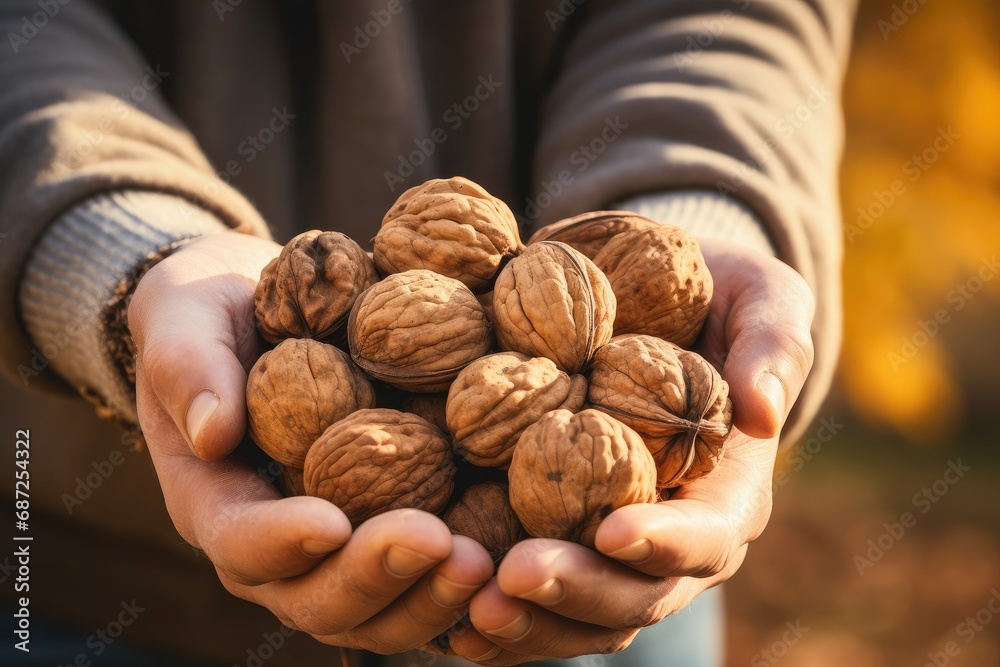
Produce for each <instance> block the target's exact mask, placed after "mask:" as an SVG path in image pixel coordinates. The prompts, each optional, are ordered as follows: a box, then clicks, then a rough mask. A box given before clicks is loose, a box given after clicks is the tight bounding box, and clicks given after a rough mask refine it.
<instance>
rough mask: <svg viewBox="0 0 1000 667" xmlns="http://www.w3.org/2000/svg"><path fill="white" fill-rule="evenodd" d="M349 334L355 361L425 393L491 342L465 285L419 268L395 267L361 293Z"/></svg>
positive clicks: (452, 376) (380, 376)
mask: <svg viewBox="0 0 1000 667" xmlns="http://www.w3.org/2000/svg"><path fill="white" fill-rule="evenodd" d="M347 340H348V343H349V345H350V348H351V357H352V358H353V359H354V362H355V363H356V364H357V365H358V366H360V367H361V368H362V369H364V370H365V371H367V372H368V373H369V374H370V375H372V376H373V377H376V378H378V379H380V380H384V381H385V382H388V383H389V384H391V385H393V386H395V387H399V388H400V389H406V390H409V391H418V392H426V393H433V392H437V391H445V390H446V389H447V388H448V385H450V384H451V381H452V380H454V379H455V376H456V375H458V372H459V371H460V370H462V369H463V368H465V366H467V365H468V364H469V363H471V362H472V361H474V360H475V359H478V358H479V357H481V356H483V355H484V354H486V352H487V351H488V350H489V349H490V346H491V344H492V337H491V336H490V324H489V322H488V321H487V319H486V315H485V314H483V309H482V306H480V305H479V302H478V301H476V297H475V296H474V295H473V294H472V292H470V291H469V288H468V287H466V286H465V285H463V284H462V283H460V282H459V281H457V280H455V279H454V278H448V277H446V276H441V275H438V274H436V273H434V272H432V271H426V270H423V269H416V270H413V271H405V272H403V273H395V274H393V275H391V276H389V277H388V278H386V279H385V280H383V281H381V282H379V283H377V284H375V285H374V286H372V287H371V288H370V289H369V290H367V291H366V292H365V293H364V294H362V295H361V296H360V297H359V298H358V300H357V303H355V304H354V308H353V309H352V310H351V317H350V320H349V321H348V323H347Z"/></svg>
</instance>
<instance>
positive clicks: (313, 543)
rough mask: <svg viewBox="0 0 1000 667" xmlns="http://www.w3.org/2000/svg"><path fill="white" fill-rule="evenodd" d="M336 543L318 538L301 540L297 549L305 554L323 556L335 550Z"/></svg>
mask: <svg viewBox="0 0 1000 667" xmlns="http://www.w3.org/2000/svg"><path fill="white" fill-rule="evenodd" d="M337 548H338V545H336V544H330V543H329V542H321V541H320V540H302V544H300V545H299V549H301V550H302V553H304V554H305V555H307V556H325V555H327V554H328V553H330V552H332V551H336V550H337Z"/></svg>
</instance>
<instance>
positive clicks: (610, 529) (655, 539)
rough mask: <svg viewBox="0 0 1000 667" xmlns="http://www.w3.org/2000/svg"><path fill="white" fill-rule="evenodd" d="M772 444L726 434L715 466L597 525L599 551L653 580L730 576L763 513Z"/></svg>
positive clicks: (764, 516)
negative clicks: (662, 497) (658, 499)
mask: <svg viewBox="0 0 1000 667" xmlns="http://www.w3.org/2000/svg"><path fill="white" fill-rule="evenodd" d="M776 447H777V439H771V440H756V439H753V438H748V437H747V436H745V435H743V434H741V433H739V432H738V431H734V434H733V435H732V436H730V442H729V444H728V445H727V449H726V453H725V454H724V457H723V461H722V463H720V464H719V466H718V467H717V468H716V469H715V470H713V471H712V472H711V473H710V474H708V475H706V476H705V477H702V478H700V479H697V480H695V481H693V482H691V483H690V484H687V485H685V486H683V487H681V488H680V489H678V490H677V492H676V493H675V494H674V496H673V497H672V498H671V499H670V500H668V501H666V502H662V503H656V504H637V505H628V506H625V507H621V508H619V509H617V510H615V511H614V512H612V513H611V514H610V515H608V517H607V518H606V519H605V520H604V521H603V522H602V523H601V525H600V526H599V527H598V529H597V534H596V536H595V546H596V548H597V550H598V551H600V552H601V553H603V554H605V555H607V556H609V557H611V558H614V559H616V560H618V561H620V562H622V563H625V564H627V565H629V566H630V567H633V568H635V569H637V570H639V571H641V572H644V573H646V574H649V575H652V576H655V577H680V576H692V577H714V576H716V575H719V574H722V573H725V572H732V571H735V569H734V567H733V564H734V563H736V562H738V561H740V560H741V555H740V554H741V550H742V547H743V546H744V545H745V544H746V543H748V542H750V541H752V540H754V539H756V538H757V537H758V536H759V535H760V534H761V533H762V532H763V530H764V527H765V526H766V525H767V521H768V518H769V517H770V513H771V482H770V475H771V470H772V467H773V463H774V451H775V448H776Z"/></svg>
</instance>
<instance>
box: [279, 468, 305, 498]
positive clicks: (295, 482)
mask: <svg viewBox="0 0 1000 667" xmlns="http://www.w3.org/2000/svg"><path fill="white" fill-rule="evenodd" d="M281 488H282V491H283V492H284V494H285V495H286V496H304V495H306V482H305V478H304V473H303V472H302V469H301V468H292V467H290V466H285V467H284V469H283V470H282V471H281Z"/></svg>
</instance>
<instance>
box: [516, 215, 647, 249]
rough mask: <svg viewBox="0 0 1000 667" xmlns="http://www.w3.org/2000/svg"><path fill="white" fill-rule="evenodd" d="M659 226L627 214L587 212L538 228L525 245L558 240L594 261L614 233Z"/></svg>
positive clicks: (640, 217) (645, 219)
mask: <svg viewBox="0 0 1000 667" xmlns="http://www.w3.org/2000/svg"><path fill="white" fill-rule="evenodd" d="M659 226H660V223H658V222H654V221H652V220H650V219H649V218H644V217H642V216H641V215H636V214H635V213H631V212H629V211H591V212H590V213H581V214H580V215H575V216H573V217H572V218H566V219H565V220H560V221H559V222H553V223H552V224H551V225H546V226H545V227H542V228H541V229H539V230H538V231H536V232H535V233H534V234H532V235H531V238H530V239H528V244H529V245H530V244H532V243H538V242H539V241H562V242H563V243H565V244H566V245H569V246H572V247H573V248H574V249H576V250H579V251H580V252H581V253H583V254H584V255H586V256H587V257H588V258H590V259H594V257H596V256H597V253H599V252H600V251H601V248H603V247H604V245H605V244H606V243H607V242H608V241H610V240H611V237H613V236H615V235H616V234H621V233H622V232H630V231H634V230H637V229H654V228H656V227H659Z"/></svg>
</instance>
